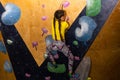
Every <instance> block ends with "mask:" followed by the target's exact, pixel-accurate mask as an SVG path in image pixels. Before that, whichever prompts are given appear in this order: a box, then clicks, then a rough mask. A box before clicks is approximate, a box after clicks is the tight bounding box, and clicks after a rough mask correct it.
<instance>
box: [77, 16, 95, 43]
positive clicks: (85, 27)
mask: <svg viewBox="0 0 120 80" xmlns="http://www.w3.org/2000/svg"><path fill="white" fill-rule="evenodd" d="M79 25H80V26H81V27H79V26H78V27H77V28H76V29H75V36H76V39H77V40H78V41H83V42H87V41H88V40H90V39H91V37H92V34H93V31H94V30H95V28H96V27H97V24H96V22H95V21H94V20H93V19H92V18H90V17H88V16H82V17H81V18H79Z"/></svg>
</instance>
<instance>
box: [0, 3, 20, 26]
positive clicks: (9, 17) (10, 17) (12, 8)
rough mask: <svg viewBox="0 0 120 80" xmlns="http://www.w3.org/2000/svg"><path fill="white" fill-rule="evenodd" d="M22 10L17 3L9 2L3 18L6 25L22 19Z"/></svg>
mask: <svg viewBox="0 0 120 80" xmlns="http://www.w3.org/2000/svg"><path fill="white" fill-rule="evenodd" d="M20 15H21V11H20V9H19V8H18V6H16V5H15V4H12V3H7V4H6V6H5V12H3V13H2V15H1V20H2V22H3V24H5V25H14V24H15V23H16V22H17V21H18V20H19V19H20Z"/></svg>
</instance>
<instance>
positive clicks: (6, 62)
mask: <svg viewBox="0 0 120 80" xmlns="http://www.w3.org/2000/svg"><path fill="white" fill-rule="evenodd" d="M4 70H5V71H7V72H9V73H11V72H12V71H13V69H12V65H11V63H10V62H9V61H8V60H6V61H5V63H4Z"/></svg>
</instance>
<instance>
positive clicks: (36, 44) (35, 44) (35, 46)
mask: <svg viewBox="0 0 120 80" xmlns="http://www.w3.org/2000/svg"><path fill="white" fill-rule="evenodd" d="M32 46H33V48H35V49H36V50H37V46H38V42H37V41H35V42H32Z"/></svg>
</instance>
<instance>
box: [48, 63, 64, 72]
mask: <svg viewBox="0 0 120 80" xmlns="http://www.w3.org/2000/svg"><path fill="white" fill-rule="evenodd" d="M55 65H56V66H55ZM55 65H53V64H51V63H50V62H48V63H47V68H48V71H50V72H53V73H64V72H65V71H66V67H65V65H64V64H55Z"/></svg>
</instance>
